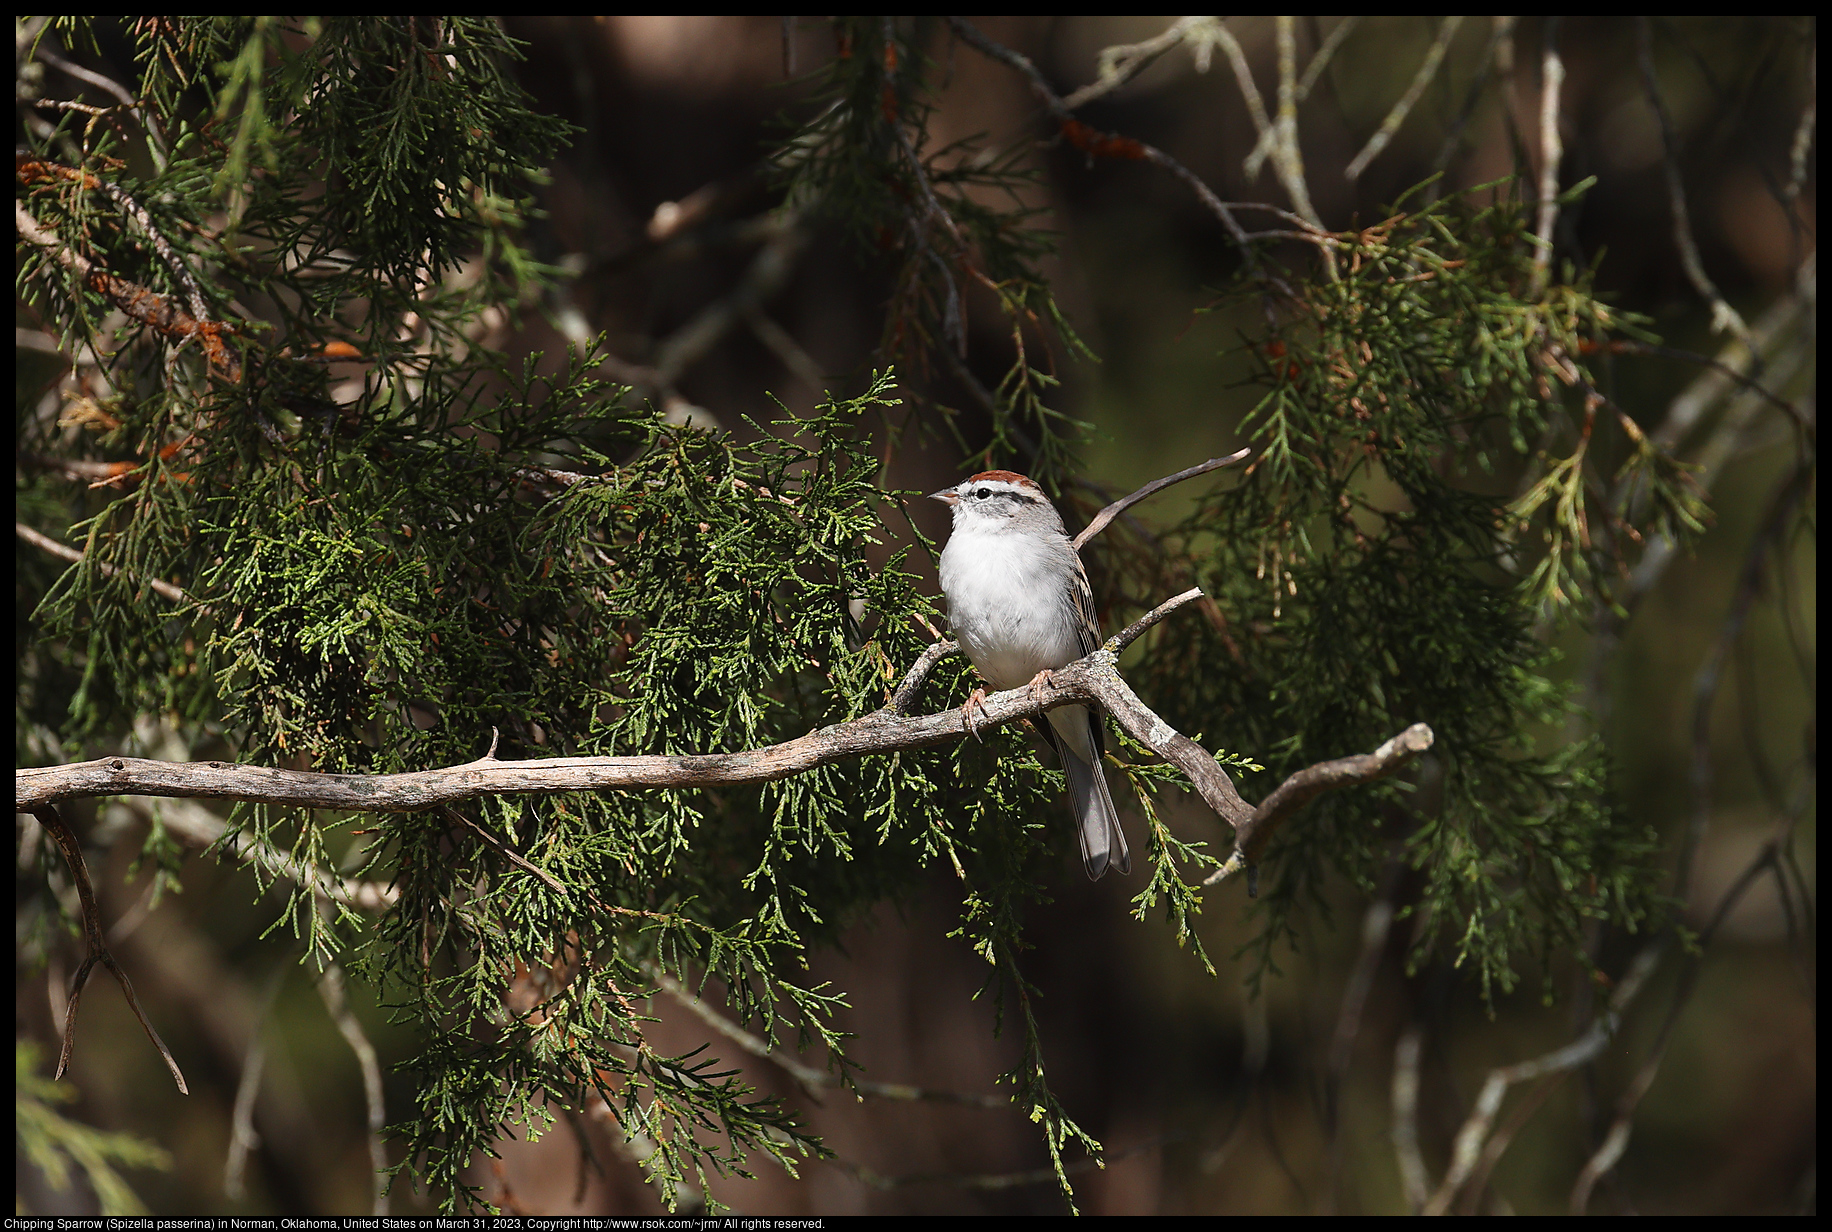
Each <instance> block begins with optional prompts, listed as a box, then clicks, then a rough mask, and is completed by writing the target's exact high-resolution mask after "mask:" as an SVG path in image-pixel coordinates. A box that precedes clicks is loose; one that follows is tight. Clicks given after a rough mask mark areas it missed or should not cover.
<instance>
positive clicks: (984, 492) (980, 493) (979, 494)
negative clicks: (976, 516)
mask: <svg viewBox="0 0 1832 1232" xmlns="http://www.w3.org/2000/svg"><path fill="white" fill-rule="evenodd" d="M973 495H974V497H975V498H976V499H978V500H985V499H986V498H987V497H988V496H991V495H992V489H991V488H975V489H974V490H973Z"/></svg>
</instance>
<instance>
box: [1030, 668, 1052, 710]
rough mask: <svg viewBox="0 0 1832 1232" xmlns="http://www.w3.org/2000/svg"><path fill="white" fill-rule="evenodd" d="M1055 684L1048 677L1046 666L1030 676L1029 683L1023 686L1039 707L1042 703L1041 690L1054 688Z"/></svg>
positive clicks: (1048, 670) (1048, 671)
mask: <svg viewBox="0 0 1832 1232" xmlns="http://www.w3.org/2000/svg"><path fill="white" fill-rule="evenodd" d="M1055 685H1056V682H1055V681H1054V680H1052V679H1050V669H1049V668H1047V667H1046V668H1044V669H1043V670H1042V671H1040V672H1038V673H1037V674H1036V675H1035V676H1032V677H1031V682H1030V684H1028V685H1026V686H1025V687H1026V688H1028V689H1029V690H1030V695H1031V700H1032V701H1033V702H1035V703H1037V705H1038V706H1039V707H1041V706H1042V705H1043V691H1044V690H1045V689H1049V688H1054V687H1055Z"/></svg>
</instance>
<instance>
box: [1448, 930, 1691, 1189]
mask: <svg viewBox="0 0 1832 1232" xmlns="http://www.w3.org/2000/svg"><path fill="white" fill-rule="evenodd" d="M1658 958H1659V955H1658V947H1655V946H1649V947H1648V948H1647V949H1645V950H1643V951H1642V952H1641V953H1640V954H1639V955H1638V956H1637V957H1636V959H1635V962H1634V963H1633V965H1631V966H1630V967H1629V970H1628V973H1627V974H1626V975H1624V976H1623V977H1622V981H1621V983H1619V984H1617V985H1616V991H1615V992H1614V994H1612V995H1611V997H1610V999H1609V1009H1608V1010H1607V1011H1606V1012H1605V1013H1604V1014H1603V1016H1602V1017H1600V1018H1598V1019H1597V1020H1596V1021H1595V1022H1593V1023H1592V1024H1591V1025H1590V1029H1589V1030H1587V1031H1585V1032H1584V1034H1583V1035H1581V1036H1579V1037H1578V1038H1577V1039H1575V1040H1573V1041H1572V1042H1571V1043H1569V1044H1566V1045H1565V1046H1564V1047H1563V1048H1557V1049H1554V1050H1553V1051H1551V1052H1548V1053H1546V1054H1545V1055H1544V1056H1540V1057H1535V1058H1533V1059H1532V1060H1531V1061H1521V1062H1518V1063H1517V1064H1514V1065H1504V1066H1500V1067H1497V1068H1496V1069H1492V1070H1490V1071H1489V1076H1488V1080H1487V1081H1486V1082H1484V1083H1483V1084H1482V1091H1481V1093H1480V1094H1479V1095H1477V1097H1476V1106H1475V1108H1474V1109H1472V1110H1471V1111H1470V1114H1469V1117H1468V1118H1467V1119H1466V1120H1465V1121H1464V1122H1463V1128H1462V1129H1460V1130H1459V1131H1458V1132H1457V1138H1456V1143H1455V1145H1454V1146H1453V1147H1452V1148H1451V1160H1450V1170H1449V1171H1448V1172H1447V1173H1446V1174H1445V1176H1444V1181H1443V1184H1441V1185H1439V1186H1438V1190H1437V1192H1436V1193H1434V1194H1433V1195H1432V1196H1431V1200H1430V1201H1429V1202H1427V1203H1426V1204H1425V1209H1424V1211H1423V1213H1424V1214H1426V1215H1443V1214H1447V1213H1448V1212H1449V1211H1450V1207H1451V1203H1453V1202H1454V1201H1455V1200H1456V1198H1457V1196H1458V1195H1459V1194H1460V1193H1461V1192H1462V1191H1463V1187H1464V1185H1465V1183H1466V1182H1468V1181H1469V1179H1470V1177H1471V1174H1472V1173H1474V1172H1475V1170H1476V1166H1477V1164H1478V1163H1479V1162H1480V1161H1481V1154H1482V1147H1483V1143H1484V1142H1485V1140H1486V1139H1487V1138H1488V1134H1489V1129H1490V1127H1491V1126H1492V1125H1493V1124H1494V1122H1495V1115H1496V1114H1497V1113H1498V1112H1500V1111H1501V1101H1502V1099H1503V1097H1505V1096H1506V1095H1507V1093H1508V1088H1509V1087H1511V1086H1514V1085H1516V1084H1518V1083H1522V1082H1530V1081H1532V1080H1533V1079H1536V1078H1545V1077H1550V1076H1552V1075H1555V1074H1561V1073H1565V1072H1568V1071H1570V1070H1573V1069H1576V1068H1577V1067H1578V1066H1580V1065H1584V1064H1587V1063H1588V1062H1590V1061H1592V1060H1594V1059H1595V1058H1596V1057H1598V1056H1600V1055H1601V1054H1602V1052H1603V1048H1604V1046H1605V1045H1607V1044H1608V1043H1609V1041H1610V1040H1611V1039H1613V1038H1614V1037H1615V1034H1616V1030H1617V1028H1619V1027H1620V1026H1621V1025H1622V1014H1623V1011H1625V1010H1626V1009H1627V1008H1628V1005H1629V1003H1630V1002H1631V1001H1633V1000H1634V999H1635V997H1636V996H1637V995H1638V994H1639V993H1640V992H1641V989H1642V987H1643V986H1644V985H1645V984H1646V983H1647V980H1648V977H1649V976H1650V975H1652V974H1653V973H1654V968H1655V967H1656V966H1657V965H1658Z"/></svg>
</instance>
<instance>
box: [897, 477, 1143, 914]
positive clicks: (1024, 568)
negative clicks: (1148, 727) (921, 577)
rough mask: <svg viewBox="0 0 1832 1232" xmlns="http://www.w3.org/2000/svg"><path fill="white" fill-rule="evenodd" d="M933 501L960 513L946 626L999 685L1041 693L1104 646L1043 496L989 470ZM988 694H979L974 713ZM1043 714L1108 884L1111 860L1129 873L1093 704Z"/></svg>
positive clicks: (1083, 579)
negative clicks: (1060, 671)
mask: <svg viewBox="0 0 1832 1232" xmlns="http://www.w3.org/2000/svg"><path fill="white" fill-rule="evenodd" d="M932 499H934V500H938V501H942V502H945V503H946V504H949V505H952V506H953V507H954V533H953V534H951V535H949V536H948V546H947V548H946V549H944V550H943V552H942V554H941V588H942V592H943V593H944V594H946V595H947V596H948V623H949V624H950V625H952V626H953V628H954V634H955V636H956V637H958V638H959V639H960V644H961V649H962V650H965V651H966V652H967V658H968V659H970V660H971V661H972V662H973V666H974V667H975V668H976V669H977V670H978V671H979V673H980V675H982V676H984V677H985V678H986V679H987V680H988V681H989V682H990V683H991V684H992V686H993V688H995V689H1015V688H1017V687H1018V686H1020V685H1022V684H1025V683H1027V682H1028V683H1029V684H1030V685H1031V686H1032V687H1033V688H1041V687H1042V686H1043V685H1044V684H1045V683H1047V681H1048V679H1049V672H1050V671H1051V670H1052V669H1054V668H1058V667H1062V666H1064V665H1065V664H1068V663H1073V662H1074V661H1075V660H1076V659H1079V658H1081V657H1082V656H1083V655H1086V654H1088V653H1090V652H1092V651H1093V650H1095V649H1096V648H1098V647H1099V646H1100V618H1099V616H1098V614H1097V613H1096V612H1095V610H1094V592H1093V590H1092V589H1090V588H1089V586H1088V574H1087V571H1086V570H1085V569H1083V568H1082V565H1081V557H1080V556H1079V555H1077V554H1076V552H1075V545H1074V544H1072V543H1070V542H1069V537H1068V535H1067V534H1066V533H1064V531H1063V529H1062V518H1061V517H1060V516H1059V515H1058V514H1057V513H1056V507H1055V506H1054V505H1052V504H1050V502H1049V498H1048V497H1046V496H1045V495H1044V494H1043V489H1041V488H1039V487H1038V486H1037V485H1036V484H1035V483H1033V482H1031V481H1030V480H1029V479H1027V478H1025V477H1024V476H1023V475H1020V474H1017V473H1016V472H1015V471H984V472H982V473H980V474H978V475H975V476H973V477H972V478H971V479H968V480H966V481H964V482H962V483H959V484H957V485H955V486H954V487H952V488H945V489H943V490H942V491H940V492H936V493H934V494H933V496H932ZM984 696H985V693H984V691H983V690H975V692H974V696H973V697H971V698H969V699H968V702H967V707H972V706H973V705H975V704H976V703H977V702H979V701H980V699H981V698H983V697H984ZM964 709H965V707H964ZM1045 717H1047V718H1048V719H1049V722H1048V723H1047V724H1042V725H1040V726H1041V727H1042V730H1043V732H1044V734H1045V735H1047V736H1048V737H1049V738H1050V743H1051V744H1052V745H1054V746H1055V748H1056V756H1057V758H1058V759H1059V760H1060V761H1061V762H1062V770H1063V773H1064V775H1066V776H1067V777H1068V780H1069V804H1070V806H1071V807H1072V808H1073V809H1074V811H1075V820H1076V822H1077V824H1078V825H1079V826H1080V828H1081V858H1082V862H1083V863H1084V864H1085V865H1086V866H1087V869H1088V876H1089V877H1092V878H1098V877H1100V875H1101V874H1102V873H1105V872H1106V871H1107V865H1108V864H1109V863H1111V864H1112V865H1113V866H1114V867H1115V868H1117V869H1119V870H1120V872H1122V873H1126V872H1131V871H1132V857H1131V855H1129V854H1128V853H1127V851H1126V836H1125V834H1124V833H1123V832H1121V830H1120V819H1119V814H1118V813H1116V812H1114V809H1113V797H1112V795H1110V794H1109V793H1108V791H1107V776H1106V775H1105V774H1103V773H1102V772H1101V764H1100V759H1101V749H1102V742H1103V741H1102V732H1101V724H1100V722H1099V720H1098V719H1097V718H1096V717H1095V716H1094V715H1093V714H1091V713H1089V711H1088V708H1087V707H1086V706H1061V707H1058V708H1057V709H1055V710H1052V711H1050V712H1049V713H1048V715H1047V716H1045Z"/></svg>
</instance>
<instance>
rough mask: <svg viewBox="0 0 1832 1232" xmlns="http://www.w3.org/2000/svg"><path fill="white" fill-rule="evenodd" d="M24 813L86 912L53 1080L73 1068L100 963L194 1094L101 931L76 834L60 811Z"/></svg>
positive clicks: (176, 1077)
mask: <svg viewBox="0 0 1832 1232" xmlns="http://www.w3.org/2000/svg"><path fill="white" fill-rule="evenodd" d="M21 811H22V812H30V813H31V814H32V816H33V817H35V818H36V819H37V820H38V824H39V825H41V826H43V827H44V828H45V830H46V831H47V832H48V833H49V834H50V835H51V838H52V839H53V840H54V841H55V842H56V843H57V846H58V850H60V851H62V852H63V853H64V861H65V863H67V864H68V865H69V866H70V877H71V880H73V881H74V882H75V883H76V897H77V901H78V902H79V903H81V905H82V912H83V944H84V954H83V962H82V965H81V966H79V967H78V968H77V969H76V975H75V976H74V977H73V978H72V979H71V981H70V995H69V997H68V998H67V1000H66V1002H65V1009H64V1044H63V1051H62V1052H61V1053H59V1055H58V1058H57V1073H56V1074H55V1075H54V1077H56V1078H60V1079H61V1078H62V1077H63V1076H64V1071H65V1070H67V1069H68V1068H70V1054H71V1052H72V1050H73V1049H74V1048H75V1047H76V1010H77V1005H78V1003H80V1002H81V1001H82V999H83V985H84V984H86V983H88V981H89V973H90V971H92V970H94V968H95V965H96V964H97V963H98V962H99V963H101V964H102V965H103V966H104V967H107V968H108V970H109V972H110V973H111V974H113V976H114V977H115V980H116V982H118V983H119V984H120V985H121V995H122V996H124V997H126V998H127V1005H128V1008H129V1009H131V1010H133V1012H134V1017H135V1018H138V1019H139V1020H140V1025H141V1027H143V1028H144V1029H145V1031H146V1037H147V1038H148V1039H150V1040H152V1041H153V1047H155V1048H157V1049H158V1050H159V1055H160V1056H161V1057H163V1058H164V1059H165V1067H166V1069H168V1070H170V1071H171V1074H172V1081H173V1082H175V1083H177V1084H178V1093H179V1094H180V1095H189V1094H190V1093H191V1091H190V1088H189V1087H187V1086H186V1085H185V1081H184V1072H183V1071H182V1070H180V1069H179V1068H178V1062H177V1061H176V1060H174V1059H173V1057H172V1050H171V1049H170V1048H167V1047H166V1046H165V1041H164V1040H162V1039H160V1038H159V1032H157V1031H155V1030H153V1024H152V1023H151V1022H150V1021H149V1020H148V1019H147V1017H146V1012H145V1011H144V1010H142V1009H141V1008H140V999H139V998H138V997H136V996H134V986H133V983H132V982H131V981H129V980H128V978H127V972H126V971H123V970H122V969H121V964H120V963H119V962H117V961H116V960H115V956H114V955H113V954H112V953H110V952H109V950H108V943H107V941H106V940H105V939H104V936H103V931H102V909H101V908H100V907H99V906H97V905H96V901H95V889H94V887H92V886H91V885H90V884H89V866H88V865H87V864H86V863H85V862H84V861H83V848H82V844H81V843H79V842H77V838H76V834H75V832H74V831H72V830H71V829H70V827H69V825H68V824H67V823H66V822H65V821H64V819H63V817H62V816H61V815H60V814H59V813H58V811H57V809H56V808H55V807H53V806H51V805H48V804H45V805H37V806H34V807H32V808H30V809H24V810H21Z"/></svg>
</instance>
